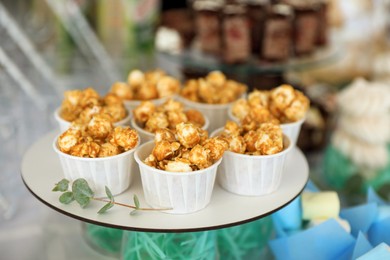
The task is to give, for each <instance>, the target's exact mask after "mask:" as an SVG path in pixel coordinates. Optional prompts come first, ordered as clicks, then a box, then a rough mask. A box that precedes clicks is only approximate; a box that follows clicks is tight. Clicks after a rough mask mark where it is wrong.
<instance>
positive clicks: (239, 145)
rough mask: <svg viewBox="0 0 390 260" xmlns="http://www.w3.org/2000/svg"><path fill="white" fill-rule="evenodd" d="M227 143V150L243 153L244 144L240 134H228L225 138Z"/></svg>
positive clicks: (244, 149)
mask: <svg viewBox="0 0 390 260" xmlns="http://www.w3.org/2000/svg"><path fill="white" fill-rule="evenodd" d="M226 140H227V141H228V143H229V151H232V152H233V153H241V154H243V153H245V151H246V144H245V140H244V138H243V137H242V136H229V137H227V138H226Z"/></svg>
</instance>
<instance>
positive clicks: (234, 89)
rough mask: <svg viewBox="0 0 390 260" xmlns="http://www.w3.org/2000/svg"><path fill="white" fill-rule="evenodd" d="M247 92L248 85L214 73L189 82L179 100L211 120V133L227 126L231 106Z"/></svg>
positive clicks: (181, 92) (217, 72) (218, 72)
mask: <svg viewBox="0 0 390 260" xmlns="http://www.w3.org/2000/svg"><path fill="white" fill-rule="evenodd" d="M246 90H247V86H246V85H244V84H242V83H239V82H237V81H234V80H230V79H227V78H226V76H225V75H224V74H223V73H222V72H220V71H212V72H210V73H209V74H208V75H207V76H206V77H204V78H199V79H191V80H189V81H187V82H186V84H185V85H184V87H183V88H182V89H181V91H180V95H178V97H177V98H178V100H179V101H181V102H183V104H184V105H185V106H186V107H189V108H193V109H196V110H199V111H200V112H202V114H203V115H205V116H206V117H207V118H208V119H209V120H210V126H209V131H214V130H215V129H217V128H220V127H222V126H223V125H224V124H225V122H226V120H227V119H228V111H229V108H230V106H231V105H232V103H233V102H234V101H236V100H237V99H239V98H240V97H242V96H244V95H245V93H246Z"/></svg>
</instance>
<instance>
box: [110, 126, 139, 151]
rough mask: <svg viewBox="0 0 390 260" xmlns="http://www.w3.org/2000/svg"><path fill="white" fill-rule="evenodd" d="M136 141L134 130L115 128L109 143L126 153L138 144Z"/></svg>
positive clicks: (136, 136)
mask: <svg viewBox="0 0 390 260" xmlns="http://www.w3.org/2000/svg"><path fill="white" fill-rule="evenodd" d="M138 139H139V138H138V134H137V132H136V131H135V130H134V129H131V128H130V127H120V126H117V127H115V128H114V131H113V132H111V134H110V140H109V142H110V143H111V144H113V145H116V146H119V147H122V148H123V149H124V150H125V151H128V150H131V149H133V148H134V147H135V146H136V145H137V144H138Z"/></svg>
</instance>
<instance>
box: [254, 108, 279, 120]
mask: <svg viewBox="0 0 390 260" xmlns="http://www.w3.org/2000/svg"><path fill="white" fill-rule="evenodd" d="M248 116H249V117H250V118H251V120H253V121H255V122H256V123H257V124H262V123H267V122H273V123H279V121H278V119H276V118H275V117H274V116H273V115H272V114H271V112H270V111H269V110H268V109H267V108H263V107H259V106H257V107H252V109H251V110H250V111H249V114H248Z"/></svg>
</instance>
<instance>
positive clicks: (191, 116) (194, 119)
mask: <svg viewBox="0 0 390 260" xmlns="http://www.w3.org/2000/svg"><path fill="white" fill-rule="evenodd" d="M185 114H186V116H187V120H188V122H189V123H192V124H194V125H196V126H199V127H202V126H204V125H205V123H206V119H205V118H204V116H203V114H202V113H201V112H200V111H198V110H195V109H188V110H187V111H185Z"/></svg>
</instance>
